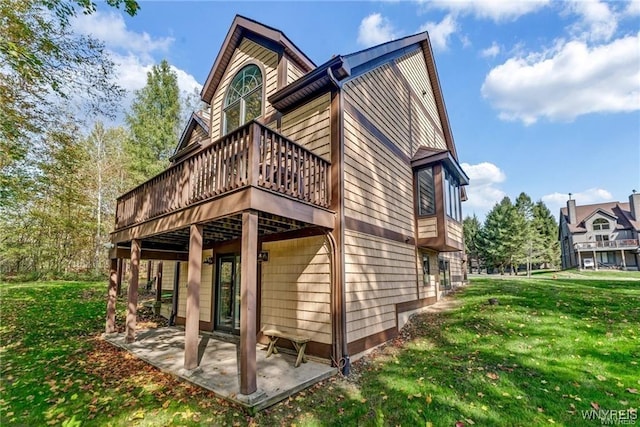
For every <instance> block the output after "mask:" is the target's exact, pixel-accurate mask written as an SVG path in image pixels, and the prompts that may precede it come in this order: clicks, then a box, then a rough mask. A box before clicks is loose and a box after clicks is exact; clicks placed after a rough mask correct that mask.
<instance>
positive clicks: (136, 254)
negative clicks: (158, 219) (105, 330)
mask: <svg viewBox="0 0 640 427" xmlns="http://www.w3.org/2000/svg"><path fill="white" fill-rule="evenodd" d="M130 274H131V276H130V277H129V291H128V292H127V337H126V339H125V341H126V342H128V343H130V342H133V341H135V339H136V321H137V316H138V279H139V277H138V276H139V275H140V240H137V239H133V240H132V241H131V269H130Z"/></svg>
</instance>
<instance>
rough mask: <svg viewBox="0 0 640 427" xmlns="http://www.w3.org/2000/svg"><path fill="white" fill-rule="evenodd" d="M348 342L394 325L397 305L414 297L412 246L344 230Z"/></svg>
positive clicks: (414, 267) (413, 251)
mask: <svg viewBox="0 0 640 427" xmlns="http://www.w3.org/2000/svg"><path fill="white" fill-rule="evenodd" d="M344 238H345V241H344V254H345V302H346V307H347V316H346V317H347V319H346V320H347V342H353V341H356V340H358V339H360V338H364V337H367V336H369V335H373V334H376V333H378V332H382V331H384V330H386V329H390V328H394V327H395V326H396V304H398V303H401V302H406V301H411V300H414V299H416V264H415V262H416V255H415V247H414V246H413V245H409V244H404V243H399V242H395V241H392V240H387V239H384V238H381V237H376V236H372V235H369V234H365V233H360V232H356V231H352V230H345V236H344Z"/></svg>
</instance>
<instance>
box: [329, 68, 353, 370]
mask: <svg viewBox="0 0 640 427" xmlns="http://www.w3.org/2000/svg"><path fill="white" fill-rule="evenodd" d="M327 76H328V77H329V79H330V80H331V82H332V83H333V84H334V85H335V87H336V89H338V93H337V96H338V123H339V124H340V128H339V130H338V131H339V136H338V138H339V144H338V145H339V147H340V180H341V183H340V203H341V205H342V203H344V130H343V127H344V108H343V105H342V85H341V84H340V82H339V81H338V80H337V79H336V78H335V76H334V75H333V71H332V70H331V67H328V68H327ZM329 241H332V244H333V246H334V247H335V246H336V242H335V240H333V237H331V238H330V239H329ZM340 244H341V245H342V246H343V247H344V208H343V207H342V206H341V207H340ZM335 251H336V252H338V248H337V247H336V248H335ZM339 253H340V260H336V261H339V262H340V269H339V272H340V276H341V277H340V280H339V283H340V294H341V298H340V300H341V301H340V302H341V306H340V329H339V332H340V341H339V342H340V344H341V347H342V359H341V360H340V362H339V365H338V366H339V368H340V369H341V371H342V374H343V375H349V373H350V372H351V359H350V358H349V349H348V346H347V321H346V318H347V316H346V312H347V303H346V292H345V283H346V274H345V268H344V266H345V255H344V250H341V251H339Z"/></svg>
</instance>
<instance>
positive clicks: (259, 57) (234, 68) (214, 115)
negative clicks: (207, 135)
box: [209, 38, 278, 140]
mask: <svg viewBox="0 0 640 427" xmlns="http://www.w3.org/2000/svg"><path fill="white" fill-rule="evenodd" d="M255 62H259V63H260V64H261V65H262V68H263V70H264V73H265V74H266V75H263V76H262V84H263V89H264V91H263V95H264V98H263V99H262V102H263V106H264V108H263V114H264V115H265V116H268V115H270V114H271V113H273V111H274V108H273V107H272V106H271V104H269V102H268V101H267V98H268V97H269V95H271V94H272V93H274V92H275V91H276V90H277V86H278V70H277V68H278V54H277V53H276V52H274V51H272V50H269V49H267V48H265V47H263V46H261V45H259V44H258V43H255V42H253V41H251V40H249V39H246V38H245V39H243V40H242V42H240V45H239V46H238V48H237V49H236V50H235V52H234V53H233V57H232V58H231V61H230V62H229V66H228V67H227V69H226V70H225V72H224V76H223V77H222V80H221V81H220V85H219V86H218V88H217V89H216V92H215V94H214V95H213V99H212V100H211V126H210V127H209V129H210V131H211V139H212V140H217V139H218V138H220V137H221V136H222V135H221V132H222V107H223V102H224V98H225V96H226V94H227V88H228V87H229V84H230V83H231V80H232V79H233V78H234V77H235V75H236V74H237V73H238V71H240V69H242V67H244V66H245V65H248V64H250V63H255Z"/></svg>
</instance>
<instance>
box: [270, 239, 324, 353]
mask: <svg viewBox="0 0 640 427" xmlns="http://www.w3.org/2000/svg"><path fill="white" fill-rule="evenodd" d="M262 250H264V251H268V252H269V261H267V262H263V263H262V292H261V301H262V302H261V307H260V325H261V327H262V328H270V327H276V328H279V329H283V330H287V331H292V332H294V333H296V334H299V335H304V336H307V337H309V338H310V339H311V340H312V341H315V342H319V343H324V344H331V343H332V339H331V259H330V248H329V243H328V242H327V241H326V238H325V237H324V236H313V237H305V238H300V239H290V240H281V241H276V242H265V243H263V244H262Z"/></svg>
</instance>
